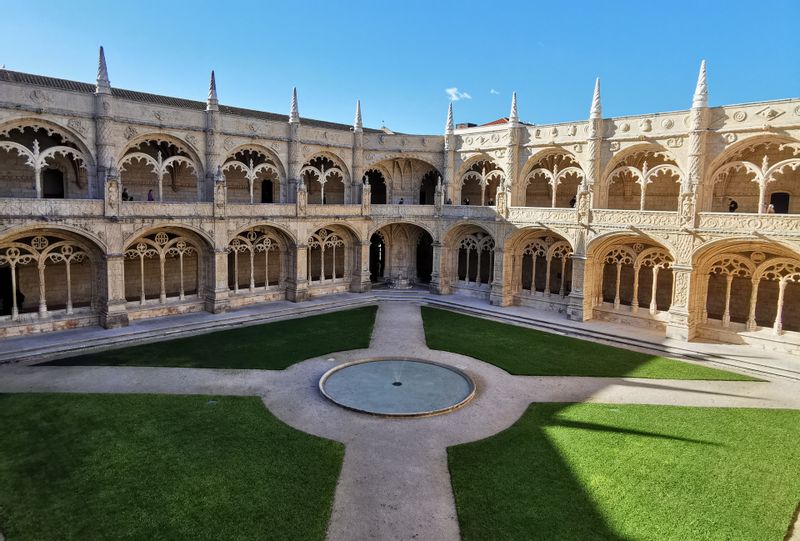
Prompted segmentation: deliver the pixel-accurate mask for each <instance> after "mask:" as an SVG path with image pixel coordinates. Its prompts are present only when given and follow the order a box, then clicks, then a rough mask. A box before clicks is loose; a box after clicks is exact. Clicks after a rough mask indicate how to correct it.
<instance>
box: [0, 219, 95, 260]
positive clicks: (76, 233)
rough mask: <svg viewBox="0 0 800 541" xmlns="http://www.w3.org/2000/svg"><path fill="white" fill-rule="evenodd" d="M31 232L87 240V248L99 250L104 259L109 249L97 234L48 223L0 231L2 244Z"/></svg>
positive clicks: (66, 225) (69, 226) (70, 226)
mask: <svg viewBox="0 0 800 541" xmlns="http://www.w3.org/2000/svg"><path fill="white" fill-rule="evenodd" d="M31 230H47V231H52V232H53V233H56V234H64V235H70V236H71V237H73V238H75V239H78V240H80V239H86V241H88V245H87V248H89V249H92V250H97V251H98V255H99V256H101V257H104V256H105V254H106V253H107V252H108V247H107V245H106V243H105V242H104V241H103V240H102V239H101V238H100V237H98V236H97V235H96V234H95V233H93V232H91V231H88V230H86V229H82V228H80V227H76V226H73V225H69V224H49V223H48V224H47V225H41V226H38V225H35V224H27V225H18V226H13V227H9V228H8V229H4V230H2V231H0V243H2V242H3V241H4V240H5V239H9V238H11V237H15V236H18V235H19V234H22V233H26V232H28V231H31Z"/></svg>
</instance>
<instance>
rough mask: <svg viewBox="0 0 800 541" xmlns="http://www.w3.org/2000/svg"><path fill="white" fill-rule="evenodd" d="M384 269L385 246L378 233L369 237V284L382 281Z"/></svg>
mask: <svg viewBox="0 0 800 541" xmlns="http://www.w3.org/2000/svg"><path fill="white" fill-rule="evenodd" d="M385 268H386V244H385V243H384V242H383V237H382V236H381V235H380V233H375V234H373V235H372V237H370V245H369V279H370V281H371V282H381V281H383V273H384V269H385Z"/></svg>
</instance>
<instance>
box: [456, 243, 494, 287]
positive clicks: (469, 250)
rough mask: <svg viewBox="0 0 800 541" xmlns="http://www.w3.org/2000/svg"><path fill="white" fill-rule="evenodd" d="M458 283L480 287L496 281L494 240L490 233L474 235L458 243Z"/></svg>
mask: <svg viewBox="0 0 800 541" xmlns="http://www.w3.org/2000/svg"><path fill="white" fill-rule="evenodd" d="M457 269H458V270H457V275H458V281H459V282H461V283H463V284H464V285H467V286H469V285H475V286H478V287H481V286H486V285H489V284H491V282H492V280H493V279H494V239H493V238H492V236H491V235H489V234H488V233H472V234H470V235H466V236H464V237H463V238H462V239H461V240H460V241H459V243H458V267H457Z"/></svg>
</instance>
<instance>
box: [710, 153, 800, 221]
mask: <svg viewBox="0 0 800 541" xmlns="http://www.w3.org/2000/svg"><path fill="white" fill-rule="evenodd" d="M711 179H712V182H713V185H714V191H713V198H712V201H711V210H712V211H714V212H752V213H772V212H774V213H776V214H797V213H800V203H799V202H798V198H797V197H794V196H796V195H797V194H798V193H800V144H797V143H781V142H756V143H753V144H752V145H748V146H745V147H743V148H740V149H739V150H738V151H736V152H735V153H733V154H731V155H730V156H729V157H728V158H727V159H725V160H724V161H723V162H722V164H721V165H720V166H719V167H717V169H716V170H715V171H714V173H713V175H712V177H711ZM770 204H771V205H772V208H770ZM779 211H780V212H779Z"/></svg>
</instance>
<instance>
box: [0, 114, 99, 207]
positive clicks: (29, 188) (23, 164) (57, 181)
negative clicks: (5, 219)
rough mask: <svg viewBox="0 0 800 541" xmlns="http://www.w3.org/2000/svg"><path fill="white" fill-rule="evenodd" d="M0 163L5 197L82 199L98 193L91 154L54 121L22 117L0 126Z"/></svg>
mask: <svg viewBox="0 0 800 541" xmlns="http://www.w3.org/2000/svg"><path fill="white" fill-rule="evenodd" d="M0 160H2V164H0V174H2V175H3V176H0V195H2V196H4V197H28V198H30V197H36V198H42V197H44V198H70V199H75V198H79V199H81V198H82V199H85V198H92V197H95V196H96V193H97V192H98V189H97V186H96V185H95V184H96V177H95V171H96V165H95V157H94V154H93V153H92V151H91V150H90V148H89V147H88V145H87V144H86V142H85V141H84V140H83V138H82V137H81V136H80V135H78V134H76V133H75V132H74V131H73V130H71V129H69V128H67V127H64V126H61V125H60V124H57V123H55V122H50V121H46V120H41V119H37V118H30V117H22V118H17V119H14V120H10V121H7V122H4V123H3V124H0ZM25 177H29V181H28V180H22V181H20V179H25Z"/></svg>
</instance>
